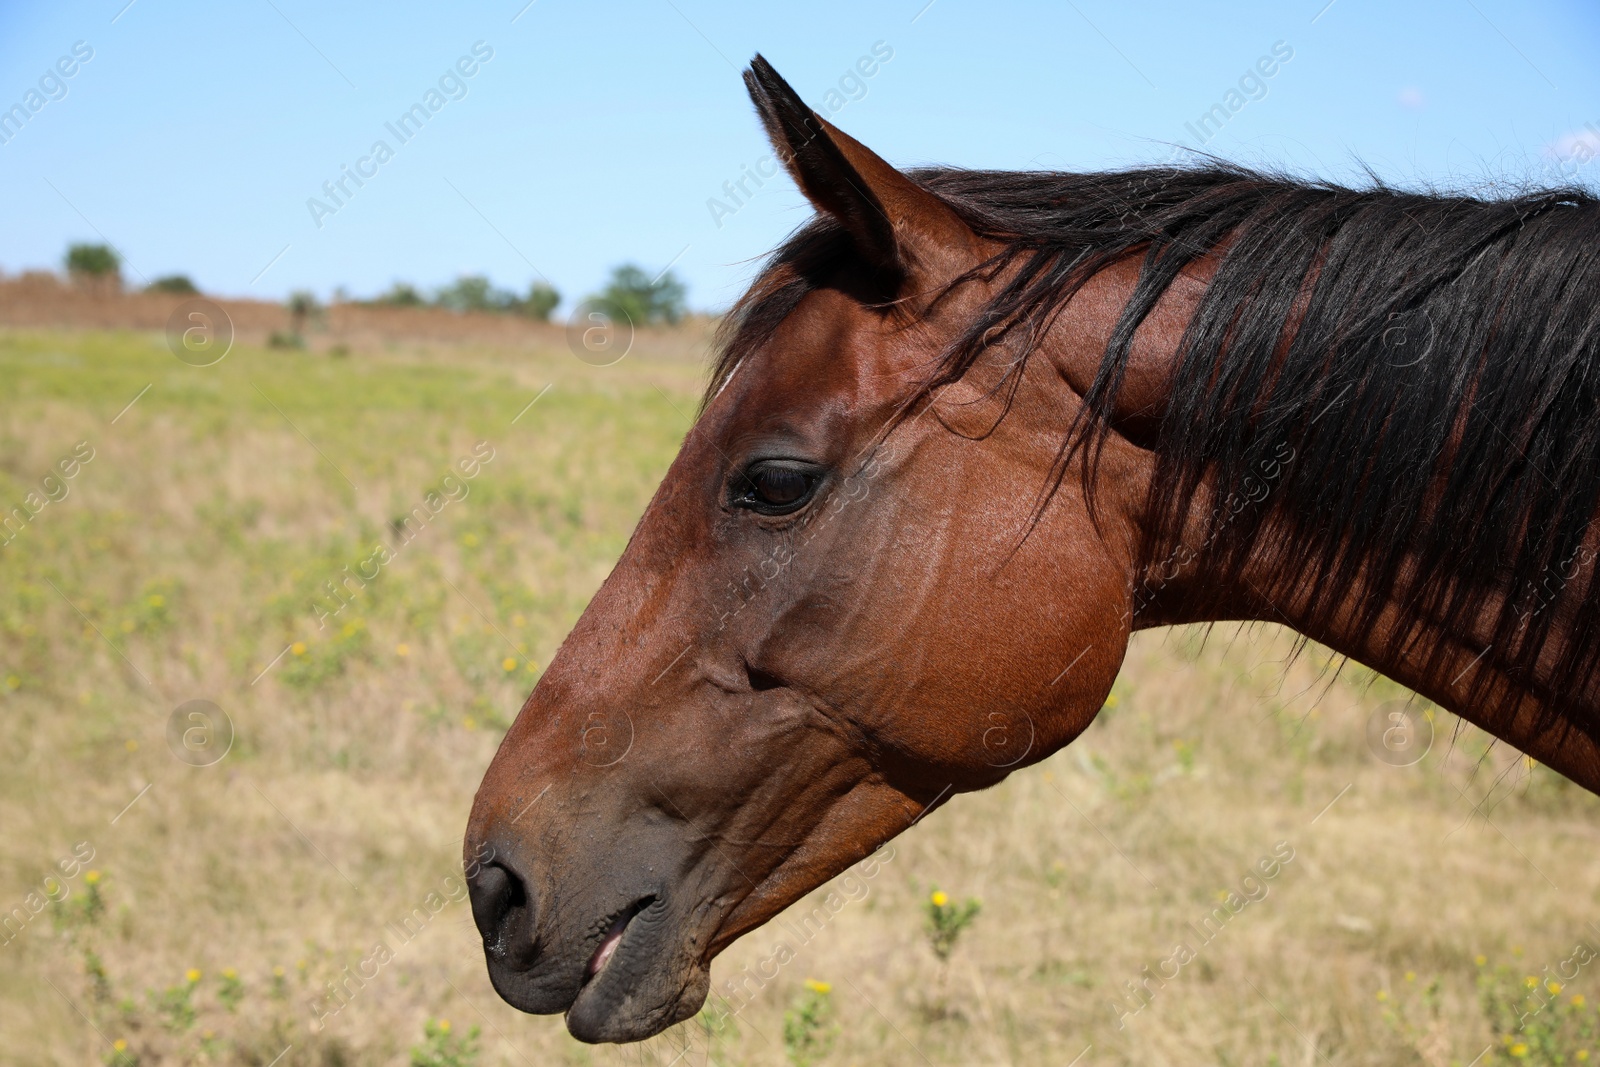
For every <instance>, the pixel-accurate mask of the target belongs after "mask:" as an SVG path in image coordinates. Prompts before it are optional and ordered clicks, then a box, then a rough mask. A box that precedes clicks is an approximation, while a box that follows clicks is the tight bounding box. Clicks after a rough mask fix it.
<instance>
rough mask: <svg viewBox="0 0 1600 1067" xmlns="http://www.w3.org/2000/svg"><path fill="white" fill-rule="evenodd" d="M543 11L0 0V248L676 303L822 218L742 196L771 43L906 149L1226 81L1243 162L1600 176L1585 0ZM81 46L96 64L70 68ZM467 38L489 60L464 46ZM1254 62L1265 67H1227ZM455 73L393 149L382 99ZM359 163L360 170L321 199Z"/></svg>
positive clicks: (1016, 137) (977, 161) (1539, 178)
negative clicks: (18, 114) (736, 191)
mask: <svg viewBox="0 0 1600 1067" xmlns="http://www.w3.org/2000/svg"><path fill="white" fill-rule="evenodd" d="M525 3H526V0H503V2H502V0H496V2H493V3H458V4H453V5H448V6H446V5H432V4H429V5H424V4H410V3H391V4H385V5H382V6H379V5H359V4H352V5H340V6H337V7H336V6H334V5H328V4H326V3H320V2H313V0H235V2H231V3H228V4H215V3H199V2H188V0H134V3H132V4H131V5H127V0H109V2H105V3H102V2H98V0H97V2H94V3H81V4H78V3H67V4H51V5H39V6H38V7H37V8H36V9H35V8H24V6H23V5H20V4H17V3H14V2H13V0H0V109H4V108H10V107H11V106H12V105H13V104H22V105H23V106H24V107H27V105H28V104H29V103H30V102H32V103H34V104H35V105H40V102H41V101H42V106H38V110H37V111H36V112H31V113H29V116H28V118H27V120H26V121H25V122H23V123H21V126H20V129H17V130H15V132H14V133H12V132H11V130H10V129H9V128H0V132H4V133H7V134H10V139H9V140H7V141H5V142H4V143H0V195H3V197H4V202H5V203H6V204H7V205H9V207H10V210H9V211H8V213H7V221H6V226H5V229H4V236H3V238H0V269H4V270H5V271H7V272H16V271H19V270H23V269H27V268H35V267H55V266H57V265H59V263H60V260H61V255H62V252H63V250H64V248H65V246H66V244H67V243H68V242H69V241H76V240H99V239H101V238H104V239H106V240H109V241H110V242H111V243H112V244H114V245H115V246H116V247H117V248H118V249H120V250H121V251H122V252H123V254H124V255H125V257H126V260H127V263H128V269H127V270H126V274H127V276H128V278H129V280H130V282H132V283H134V284H137V283H139V282H140V281H141V280H142V279H144V278H152V277H155V276H158V275H161V274H166V273H171V272H185V273H188V274H190V275H191V276H192V277H194V278H195V279H196V281H198V282H199V283H200V284H201V286H202V287H203V288H205V289H206V290H207V291H210V292H218V293H224V294H229V295H241V296H242V295H254V296H259V297H263V298H270V299H276V298H279V297H281V296H283V295H284V294H285V293H287V292H288V291H289V290H291V289H296V288H310V289H313V290H315V291H317V292H318V293H319V294H321V295H323V296H327V295H329V294H331V293H332V291H333V290H334V288H335V287H336V286H344V287H345V288H346V289H347V290H348V291H349V292H350V293H352V294H356V295H364V294H371V293H375V292H377V291H379V290H381V289H383V288H386V287H387V286H388V285H389V284H390V283H391V282H393V281H395V280H397V279H404V280H408V281H411V282H414V283H416V284H419V285H422V286H425V287H432V286H437V285H439V284H442V283H445V282H448V281H449V280H450V279H452V278H454V277H455V276H457V275H459V274H462V273H477V272H482V273H487V274H488V275H489V276H490V277H491V278H492V279H493V280H494V281H495V282H496V283H497V284H499V285H502V286H507V287H512V288H518V289H521V288H524V287H525V286H526V285H527V284H528V283H529V282H530V281H532V280H533V279H535V278H537V277H539V276H541V275H542V276H544V277H546V278H548V280H550V281H551V282H552V283H554V284H555V285H556V286H557V288H558V289H560V290H561V292H562V293H563V294H564V295H565V296H566V297H567V300H566V302H565V304H564V305H563V310H565V309H566V308H568V307H570V306H571V305H572V303H574V302H575V300H576V299H578V298H579V297H581V296H583V295H585V294H586V293H588V292H591V291H593V290H594V289H596V288H597V287H598V286H599V285H600V284H601V282H602V280H603V279H604V277H605V275H606V273H607V271H608V269H609V268H610V267H611V266H612V265H614V264H617V263H620V262H623V261H634V262H637V263H639V264H641V265H642V266H644V267H646V268H647V269H648V270H650V271H651V272H652V273H654V272H655V271H656V270H659V269H661V268H663V267H665V266H667V265H668V264H669V263H671V264H673V269H674V270H675V271H676V272H677V273H678V275H679V276H680V277H682V278H683V279H684V280H685V281H686V282H687V283H688V284H689V293H690V302H691V304H693V305H694V306H696V307H703V308H719V307H725V306H726V305H727V304H728V303H729V302H730V301H731V300H732V299H733V297H734V296H736V295H737V293H738V292H739V290H740V289H741V288H742V286H743V285H744V284H745V282H746V281H747V280H748V279H749V277H750V274H751V270H752V261H753V260H754V259H755V258H756V257H759V256H760V255H761V254H762V253H763V252H765V251H766V250H767V249H769V248H771V247H772V246H773V245H774V244H775V243H777V242H778V241H779V240H780V239H781V238H782V237H783V235H784V234H785V233H787V232H788V231H789V230H791V229H792V228H793V227H795V226H796V225H798V224H799V223H800V222H802V221H803V220H804V219H805V217H806V215H807V213H808V209H807V208H806V207H805V205H804V203H803V201H802V200H801V198H800V197H799V196H798V194H797V193H795V191H794V190H793V188H792V186H790V184H789V183H788V182H787V180H785V179H782V178H779V179H777V180H773V181H768V182H766V183H765V184H764V185H762V186H760V187H759V188H757V187H756V186H755V185H754V184H753V183H750V182H748V181H747V182H746V189H748V190H751V191H752V193H753V195H750V196H749V197H748V198H745V197H743V196H742V195H741V200H743V201H744V202H743V203H740V204H737V205H735V204H734V202H733V201H732V200H731V199H730V198H728V196H727V194H726V193H725V192H724V191H723V184H724V183H725V182H730V181H736V180H737V179H739V178H740V177H741V174H742V173H743V171H742V169H741V168H745V167H754V166H756V164H757V163H758V162H759V161H761V159H762V157H763V156H764V155H765V152H766V145H765V143H764V142H763V140H762V137H761V134H760V131H759V127H758V125H757V123H756V121H755V118H754V116H753V114H752V113H751V109H750V106H749V104H748V101H747V99H746V97H745V95H744V90H743V87H742V85H741V84H740V81H739V76H738V68H740V67H741V66H742V65H743V64H744V63H745V62H746V61H747V60H748V58H749V57H750V56H751V54H753V53H754V52H756V51H758V50H759V51H761V52H762V53H764V54H765V55H766V56H767V57H768V59H770V60H771V61H772V62H773V63H774V65H776V66H777V68H778V69H779V71H780V72H782V73H783V74H784V75H785V77H787V78H788V79H789V80H790V82H791V83H793V84H794V85H795V86H796V88H797V89H799V90H800V92H801V93H802V94H803V95H804V96H805V97H806V98H807V99H808V101H810V102H811V103H812V105H813V106H814V107H817V108H818V109H819V110H823V111H824V113H828V111H829V104H830V103H832V104H833V105H834V106H835V107H837V110H836V111H834V112H833V113H832V114H831V117H832V118H833V120H834V121H835V122H836V123H837V124H838V125H840V126H841V127H843V128H844V129H846V130H848V131H850V132H851V133H853V134H854V135H856V136H857V137H859V138H860V139H861V140H863V141H864V142H866V143H867V144H869V145H871V146H872V147H874V148H875V149H877V150H878V151H879V152H880V153H881V154H883V155H884V156H885V157H887V158H888V159H889V160H891V161H892V162H895V163H897V164H900V165H906V166H909V165H916V164H924V163H949V164H956V165H962V166H971V167H999V168H1028V167H1033V168H1049V169H1071V170H1090V169H1100V168H1106V167H1114V166H1121V165H1128V164H1133V163H1138V162H1144V161H1153V160H1161V159H1165V158H1168V156H1169V155H1170V154H1171V152H1172V150H1173V146H1174V145H1178V144H1183V145H1187V146H1189V147H1195V146H1197V145H1198V138H1197V137H1196V136H1195V134H1194V131H1193V130H1192V129H1191V127H1192V126H1194V124H1195V123H1196V121H1197V120H1198V118H1199V117H1200V116H1201V115H1202V114H1204V113H1205V112H1207V110H1208V109H1210V108H1211V107H1212V106H1213V105H1214V104H1223V105H1224V107H1225V108H1226V107H1227V105H1228V104H1230V103H1232V104H1235V105H1237V107H1236V110H1230V111H1229V112H1228V119H1227V121H1226V123H1225V124H1222V126H1221V129H1220V131H1216V132H1215V134H1214V136H1212V137H1210V139H1209V140H1208V141H1207V143H1206V144H1205V145H1204V147H1205V149H1206V150H1207V151H1210V152H1214V153H1216V154H1218V155H1221V156H1224V157H1227V158H1230V159H1235V160H1239V161H1243V162H1248V163H1256V164H1270V165H1274V166H1286V167H1289V168H1291V169H1293V170H1295V171H1296V172H1300V173H1305V174H1315V175H1319V176H1323V177H1330V178H1336V179H1343V180H1347V181H1350V180H1358V179H1359V178H1360V174H1361V170H1360V168H1361V166H1362V165H1367V166H1370V167H1371V168H1372V169H1373V170H1375V171H1376V172H1377V173H1378V174H1380V175H1382V176H1383V177H1384V178H1385V179H1386V180H1389V181H1393V182H1397V183H1402V184H1406V185H1413V186H1415V185H1423V184H1431V185H1433V186H1438V187H1447V188H1453V189H1459V188H1463V187H1465V188H1470V189H1480V190H1481V189H1484V188H1487V187H1490V186H1491V185H1492V183H1494V182H1498V181H1502V180H1504V181H1511V182H1526V181H1530V180H1531V181H1534V182H1540V183H1549V182H1553V181H1556V180H1559V179H1560V178H1561V177H1563V176H1565V177H1566V178H1567V179H1568V180H1578V181H1583V182H1585V183H1586V184H1589V185H1591V186H1597V185H1600V181H1597V180H1596V175H1597V174H1600V162H1596V163H1593V164H1588V165H1585V166H1579V165H1577V162H1576V160H1574V159H1569V160H1568V161H1567V162H1566V163H1565V164H1564V165H1563V164H1562V162H1561V159H1560V158H1559V157H1560V156H1561V155H1562V154H1563V153H1565V154H1568V155H1570V154H1571V152H1572V150H1573V148H1574V146H1576V145H1578V144H1592V145H1593V146H1594V147H1595V149H1597V150H1600V64H1597V63H1596V62H1595V60H1596V58H1597V55H1600V47H1597V46H1600V7H1597V6H1596V5H1593V4H1592V3H1589V4H1580V3H1578V2H1576V0H1438V2H1419V3H1413V4H1407V5H1398V4H1395V3H1393V2H1382V3H1380V2H1378V0H1334V2H1333V3H1332V4H1331V5H1329V4H1328V3H1327V0H1279V2H1276V3H1252V2H1231V3H1227V4H1211V3H1193V2H1189V3H1164V4H1157V3H1151V4H1133V3H1126V2H1113V0H1070V2H1069V0H1061V2H1059V3H1051V4H1044V3H1038V4H1035V3H1016V4H994V3H984V4H979V3H976V2H974V0H934V3H932V4H931V5H927V0H904V2H902V0H893V2H884V3H863V2H859V0H858V2H855V3H830V2H807V3H804V4H800V3H759V4H757V3H741V4H727V3H714V2H710V0H638V2H635V3H626V4H602V3H587V4H578V3H573V2H570V0H535V2H533V3H532V4H527V6H526V7H525V6H524V4H525ZM78 42H83V45H81V46H80V51H82V50H83V48H85V47H86V48H88V49H92V51H93V56H92V58H90V59H88V60H87V61H82V62H77V63H74V62H72V51H73V48H74V45H75V44H77V43H78ZM477 42H482V44H481V45H480V46H479V50H480V53H481V52H482V51H483V50H484V49H485V48H487V49H490V50H492V53H493V54H492V58H489V59H488V60H486V61H482V62H477V63H475V64H474V62H473V61H472V49H473V46H474V44H475V43H477ZM1279 42H1281V44H1279ZM1275 44H1277V45H1278V48H1279V53H1280V55H1281V54H1282V52H1283V51H1284V50H1285V49H1287V50H1290V51H1292V57H1291V58H1289V59H1287V60H1286V61H1275V57H1274V56H1273V48H1274V45H1275ZM874 46H877V48H878V52H879V54H880V55H881V54H883V53H884V52H885V51H886V50H887V51H892V58H889V59H887V60H886V61H875V60H873V59H872V58H871V57H872V56H873V50H874ZM464 56H465V57H468V62H466V63H465V64H464V66H463V67H462V68H461V69H472V70H473V73H472V75H471V76H470V77H466V76H464V75H462V74H460V73H459V71H456V67H455V64H456V63H457V62H458V60H459V59H460V58H461V57H464ZM62 57H68V61H67V62H66V63H65V64H64V65H63V66H62V67H61V68H60V70H65V69H72V70H73V73H72V75H71V77H62V76H61V75H60V73H59V70H58V68H57V66H56V64H57V63H58V61H59V60H61V58H62ZM862 57H869V61H868V62H867V63H866V64H865V68H866V69H871V70H872V72H873V73H872V74H871V76H870V77H862V76H861V75H860V74H859V71H858V69H857V63H858V61H859V60H861V59H862ZM1263 57H1266V58H1267V59H1268V60H1269V62H1267V63H1266V64H1265V65H1264V66H1263V67H1262V68H1260V69H1262V70H1265V69H1268V68H1270V69H1272V71H1273V73H1272V75H1271V76H1270V77H1264V76H1261V75H1260V74H1259V72H1258V73H1257V74H1256V76H1255V77H1256V78H1257V79H1259V80H1253V79H1246V82H1245V88H1244V89H1243V90H1241V89H1240V81H1241V78H1244V77H1245V76H1246V75H1247V74H1248V73H1249V72H1251V71H1252V70H1255V69H1256V64H1257V63H1258V61H1260V60H1261V59H1262V58H1263ZM452 71H456V73H455V74H454V78H455V79H456V80H450V79H449V78H448V77H446V76H447V75H448V74H449V73H450V72H452ZM52 75H53V76H52ZM852 76H853V77H854V78H855V79H856V80H852ZM442 77H443V78H446V82H445V86H446V88H445V90H443V91H440V92H439V95H438V96H437V97H435V98H434V99H435V101H437V102H439V104H440V106H439V107H438V110H437V111H436V112H430V113H429V117H428V119H427V122H426V123H425V124H424V125H423V126H422V128H421V129H420V130H418V131H415V133H414V136H411V137H410V138H409V139H408V140H406V141H405V142H404V143H402V142H401V141H400V139H399V138H397V137H396V136H395V135H394V133H393V132H392V131H390V130H388V129H387V128H386V126H385V124H386V123H393V122H395V120H396V119H397V118H398V117H399V116H400V115H401V114H402V113H404V112H405V111H406V110H407V109H408V108H409V107H410V106H411V105H412V104H414V103H418V102H422V103H424V104H426V103H427V100H426V99H425V94H426V93H427V91H428V90H429V89H437V88H438V87H439V85H440V80H441V78H442ZM41 80H43V81H44V83H45V84H44V88H43V89H42V90H41V88H40V83H41ZM841 86H842V87H841ZM30 90H33V91H35V92H36V93H37V94H38V95H36V96H34V97H32V98H30V97H29V96H28V93H29V92H30ZM830 90H833V91H835V92H836V94H837V95H835V96H834V97H832V98H830V97H829V96H828V93H829V91H830ZM1230 90H1235V91H1237V92H1238V95H1237V96H1235V97H1232V98H1229V97H1228V93H1229V91H1230ZM52 96H54V97H58V98H54V99H52V98H51V97H52ZM452 96H459V98H458V99H456V98H452ZM13 121H15V120H13ZM1586 124H1593V127H1594V132H1589V130H1588V127H1587V126H1586ZM379 140H382V141H384V142H385V143H386V144H387V146H388V147H389V149H390V151H391V152H392V158H386V160H385V161H384V162H382V163H378V162H377V161H376V160H375V159H373V158H372V156H371V149H372V147H373V146H374V143H375V142H377V141H379ZM1553 153H1554V154H1553ZM363 159H365V160H367V161H366V162H365V163H363V162H361V161H362V160H363ZM358 165H359V166H360V167H361V168H362V169H364V170H366V171H367V172H368V173H369V174H370V175H371V176H370V177H368V178H366V179H364V184H362V185H361V186H359V187H357V186H356V185H354V184H353V183H352V182H351V180H350V179H348V178H347V179H345V189H346V191H347V192H348V193H349V194H350V195H348V196H343V195H342V194H341V196H340V200H341V201H342V203H339V204H338V205H337V207H336V210H334V211H333V212H332V213H327V212H318V213H314V212H313V210H312V209H311V207H310V206H308V201H309V200H311V199H312V198H317V199H320V200H321V201H322V203H323V204H324V205H326V206H328V207H334V206H335V202H334V201H333V200H332V199H331V198H329V197H328V196H327V195H326V194H325V192H324V190H323V183H324V182H330V181H335V180H337V179H339V178H340V177H341V175H342V173H343V172H342V170H341V168H342V167H357V166H358ZM713 199H717V200H720V201H721V202H722V204H723V206H724V208H733V207H737V210H732V211H731V212H729V211H722V210H717V209H715V205H712V204H710V203H709V202H710V201H712V200H713ZM314 215H315V217H314ZM318 223H320V226H319V225H318Z"/></svg>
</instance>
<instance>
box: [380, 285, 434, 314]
mask: <svg viewBox="0 0 1600 1067" xmlns="http://www.w3.org/2000/svg"><path fill="white" fill-rule="evenodd" d="M373 303H374V304H387V305H389V306H390V307H397V308H416V307H421V306H422V305H423V304H426V303H427V301H426V300H424V299H423V298H422V294H421V293H419V292H417V287H416V286H414V285H412V284H411V283H410V282H395V283H394V284H393V285H391V286H389V288H388V291H387V292H384V293H383V294H381V295H380V296H379V297H378V298H377V299H376V300H374V301H373Z"/></svg>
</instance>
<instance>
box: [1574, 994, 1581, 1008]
mask: <svg viewBox="0 0 1600 1067" xmlns="http://www.w3.org/2000/svg"><path fill="white" fill-rule="evenodd" d="M1572 1006H1573V1007H1574V1008H1581V1007H1583V994H1582V993H1574V994H1572Z"/></svg>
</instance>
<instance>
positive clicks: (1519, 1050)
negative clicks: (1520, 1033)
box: [1511, 1041, 1528, 1060]
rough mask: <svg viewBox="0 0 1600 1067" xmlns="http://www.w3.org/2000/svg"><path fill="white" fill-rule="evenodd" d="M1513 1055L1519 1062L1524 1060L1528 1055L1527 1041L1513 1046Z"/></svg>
mask: <svg viewBox="0 0 1600 1067" xmlns="http://www.w3.org/2000/svg"><path fill="white" fill-rule="evenodd" d="M1511 1054H1512V1055H1513V1056H1515V1057H1516V1058H1517V1059H1519V1060H1520V1059H1522V1058H1523V1057H1524V1056H1526V1055H1527V1054H1528V1043H1527V1042H1526V1041H1518V1042H1517V1043H1516V1044H1515V1045H1512V1046H1511Z"/></svg>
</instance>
